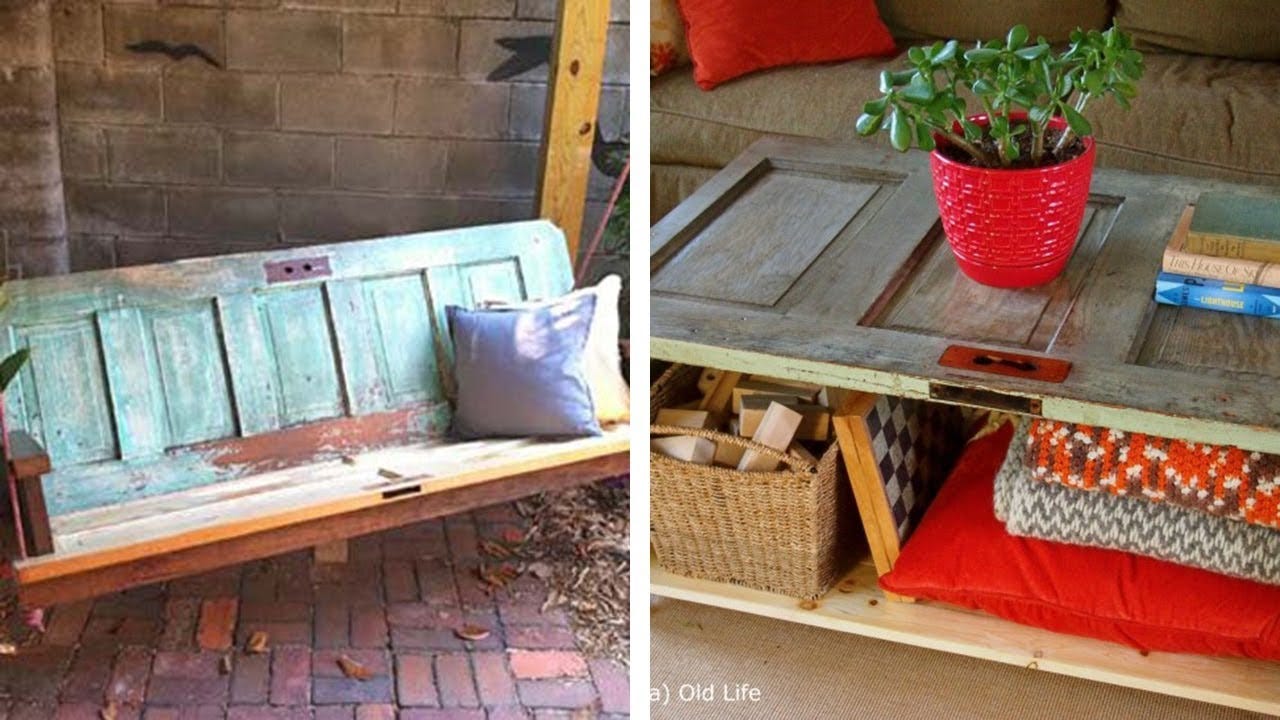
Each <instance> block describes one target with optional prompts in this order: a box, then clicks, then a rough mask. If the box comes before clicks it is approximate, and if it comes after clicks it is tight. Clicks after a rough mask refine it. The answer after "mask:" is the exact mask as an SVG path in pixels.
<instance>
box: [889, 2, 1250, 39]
mask: <svg viewBox="0 0 1280 720" xmlns="http://www.w3.org/2000/svg"><path fill="white" fill-rule="evenodd" d="M1258 1H1259V2H1265V1H1266V0H1258ZM876 4H877V5H879V6H880V17H882V18H884V21H885V24H886V25H888V26H889V30H890V31H891V32H893V36H894V37H896V38H899V39H901V40H907V41H912V40H921V39H934V38H946V39H949V38H956V39H957V40H964V41H972V40H991V39H993V38H1002V37H1004V36H1005V33H1007V32H1009V28H1011V27H1013V26H1014V25H1018V24H1023V25H1026V26H1027V28H1028V29H1030V30H1031V36H1032V37H1036V36H1037V35H1044V36H1045V38H1046V39H1047V40H1049V42H1059V41H1062V40H1066V39H1067V37H1068V36H1069V35H1070V34H1071V31H1072V30H1074V29H1076V28H1077V27H1083V28H1085V29H1087V30H1088V29H1097V30H1102V29H1105V28H1106V27H1107V25H1108V24H1110V19H1111V9H1110V7H1109V3H1108V2H1107V0H1081V1H1080V2H1062V0H958V1H956V0H952V1H950V2H937V0H877V2H876Z"/></svg>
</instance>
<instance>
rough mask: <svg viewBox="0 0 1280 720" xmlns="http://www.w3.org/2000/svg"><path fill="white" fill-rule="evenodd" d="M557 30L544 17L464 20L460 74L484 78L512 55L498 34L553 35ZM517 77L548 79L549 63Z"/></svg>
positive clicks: (503, 35)
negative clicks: (535, 18) (502, 44)
mask: <svg viewBox="0 0 1280 720" xmlns="http://www.w3.org/2000/svg"><path fill="white" fill-rule="evenodd" d="M554 31H555V26H554V25H553V24H552V23H549V22H543V21H526V20H505V21H502V20H463V21H462V36H461V40H460V41H459V44H458V74H459V75H461V76H462V77H464V78H469V79H474V80H483V79H485V77H486V76H488V74H489V73H490V72H492V71H493V70H494V69H495V68H497V67H498V66H499V65H501V64H502V63H503V61H505V60H506V59H507V58H508V57H511V51H509V50H507V49H506V48H504V47H501V46H499V45H498V44H497V42H496V41H497V39H498V38H501V37H527V36H532V35H545V36H547V37H551V35H552V33H553V32H554ZM514 79H516V80H519V81H520V82H536V81H540V80H543V81H544V80H546V79H547V65H546V64H545V63H544V64H542V65H539V66H538V67H536V68H534V69H532V70H530V71H528V72H526V73H524V74H521V75H518V76H517V77H516V78H514Z"/></svg>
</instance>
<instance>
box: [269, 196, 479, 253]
mask: <svg viewBox="0 0 1280 720" xmlns="http://www.w3.org/2000/svg"><path fill="white" fill-rule="evenodd" d="M280 202H281V224H282V225H283V226H284V233H285V239H286V240H288V241H289V242H307V241H315V240H356V239H360V238H369V237H378V236H380V235H391V234H397V233H407V232H414V231H420V230H439V229H443V228H447V227H453V224H452V223H453V219H454V217H455V214H454V211H453V204H452V202H451V201H449V200H445V199H440V198H429V197H392V196H387V195H357V194H348V193H304V194H294V193H289V194H286V195H284V196H282V197H281V199H280Z"/></svg>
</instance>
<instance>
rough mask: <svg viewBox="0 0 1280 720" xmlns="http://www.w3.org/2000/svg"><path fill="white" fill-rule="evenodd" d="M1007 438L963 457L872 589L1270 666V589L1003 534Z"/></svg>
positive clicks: (1279, 620) (1003, 432)
mask: <svg viewBox="0 0 1280 720" xmlns="http://www.w3.org/2000/svg"><path fill="white" fill-rule="evenodd" d="M1012 434H1013V429H1012V427H1011V426H1009V425H1005V426H1004V427H1003V428H1001V429H1000V430H999V431H998V432H995V433H992V434H991V435H988V436H986V437H984V438H982V439H980V440H976V441H974V442H973V443H972V444H971V445H970V446H969V447H968V448H967V449H966V450H965V452H964V455H963V456H962V457H961V458H960V461H959V462H958V463H957V466H956V468H955V470H953V471H952V472H951V476H950V477H949V478H948V479H947V482H946V484H945V485H943V487H942V490H941V491H939V493H938V496H937V498H935V499H934V501H933V505H932V507H930V509H929V512H928V513H926V514H925V517H924V520H923V521H922V522H921V523H920V526H919V528H917V529H916V531H915V533H914V534H913V535H912V536H911V540H910V542H908V543H907V545H906V547H905V548H903V550H902V555H901V556H899V558H898V561H897V563H895V565H894V568H893V571H892V572H890V573H889V574H888V575H885V576H884V577H882V578H880V585H881V587H883V588H884V589H885V590H888V591H890V592H895V593H899V594H901V595H908V596H912V597H917V598H926V599H930V600H939V601H942V602H947V603H951V604H954V605H961V606H964V607H968V608H974V609H978V610H985V611H987V612H989V613H992V614H994V615H999V616H1001V617H1004V618H1008V619H1009V620H1015V621H1017V622H1021V623H1026V624H1027V625H1035V626H1038V627H1042V628H1047V629H1049V630H1056V631H1058V632H1066V633H1074V634H1077V635H1086V636H1089V637H1095V638H1101V639H1103V640H1112V641H1115V642H1120V643H1125V644H1127V645H1130V646H1132V647H1135V648H1138V649H1140V650H1164V651H1171V652H1195V653H1203V654H1208V655H1238V656H1245V657H1254V658H1262V659H1268V660H1280V587H1277V586H1271V585H1263V584H1261V583H1256V582H1251V581H1248V580H1240V579H1237V578H1231V577H1227V576H1225V575H1217V574H1215V573H1211V572H1207V571H1205V570H1197V569H1195V568H1189V567H1184V566H1182V565H1175V564H1173V563H1167V562H1162V561H1160V560H1153V559H1151V558H1146V557H1141V556H1138V555H1133V554H1130V553H1126V552H1120V551H1117V550H1102V549H1099V548H1091V547H1083V546H1077V545H1065V544H1062V543H1055V542H1048V541H1045V540H1035V539H1031V538H1021V537H1014V536H1012V535H1010V534H1008V533H1007V532H1005V529H1004V525H1002V524H1001V523H1000V521H999V520H997V519H996V517H995V510H994V507H993V499H992V489H993V486H994V484H995V474H996V471H997V470H998V469H999V467H1000V464H1001V462H1003V460H1004V455H1005V452H1006V450H1007V449H1008V446H1009V439H1010V437H1011V436H1012Z"/></svg>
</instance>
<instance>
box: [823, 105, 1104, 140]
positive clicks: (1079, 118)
mask: <svg viewBox="0 0 1280 720" xmlns="http://www.w3.org/2000/svg"><path fill="white" fill-rule="evenodd" d="M1062 115H1063V116H1064V117H1065V118H1066V119H1067V125H1069V126H1071V132H1073V133H1075V134H1076V135H1079V136H1081V137H1084V136H1085V135H1092V134H1093V126H1092V125H1090V124H1089V121H1088V120H1086V119H1085V117H1084V115H1081V114H1080V111H1079V110H1076V109H1075V108H1073V107H1071V106H1070V105H1063V106H1062ZM846 122H847V121H846Z"/></svg>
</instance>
